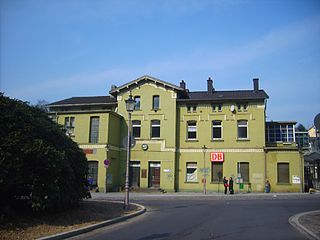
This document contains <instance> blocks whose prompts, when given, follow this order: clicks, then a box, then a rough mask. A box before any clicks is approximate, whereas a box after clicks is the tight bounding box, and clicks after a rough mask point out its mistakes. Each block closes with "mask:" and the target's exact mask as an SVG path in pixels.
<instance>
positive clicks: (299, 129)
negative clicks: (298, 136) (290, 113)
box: [297, 123, 307, 132]
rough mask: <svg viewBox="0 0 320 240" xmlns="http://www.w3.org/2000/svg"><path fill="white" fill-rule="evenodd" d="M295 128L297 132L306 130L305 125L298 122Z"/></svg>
mask: <svg viewBox="0 0 320 240" xmlns="http://www.w3.org/2000/svg"><path fill="white" fill-rule="evenodd" d="M297 130H298V131H299V132H306V131H307V129H306V128H305V126H303V125H302V124H301V123H299V124H298V126H297Z"/></svg>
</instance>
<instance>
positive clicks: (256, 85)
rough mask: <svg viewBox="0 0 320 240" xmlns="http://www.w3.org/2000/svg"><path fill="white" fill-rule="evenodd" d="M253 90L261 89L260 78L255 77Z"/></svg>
mask: <svg viewBox="0 0 320 240" xmlns="http://www.w3.org/2000/svg"><path fill="white" fill-rule="evenodd" d="M253 91H254V92H258V91H259V78H254V79H253Z"/></svg>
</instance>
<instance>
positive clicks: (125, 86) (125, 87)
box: [109, 75, 185, 96]
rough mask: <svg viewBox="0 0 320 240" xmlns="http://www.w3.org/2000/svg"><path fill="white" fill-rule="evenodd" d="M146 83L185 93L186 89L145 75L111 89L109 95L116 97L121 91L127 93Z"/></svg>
mask: <svg viewBox="0 0 320 240" xmlns="http://www.w3.org/2000/svg"><path fill="white" fill-rule="evenodd" d="M146 82H152V83H155V84H156V85H160V86H163V87H165V88H170V89H173V90H176V91H185V89H183V88H181V87H178V86H176V85H174V84H171V83H168V82H165V81H163V80H160V79H158V78H155V77H151V76H149V75H144V76H142V77H139V78H137V79H135V80H133V81H131V82H128V83H126V84H123V85H122V86H120V87H117V88H114V89H111V91H110V92H109V93H110V94H111V95H113V96H116V95H117V94H118V93H119V92H121V91H127V90H128V89H131V88H132V87H135V86H138V85H142V84H144V83H146Z"/></svg>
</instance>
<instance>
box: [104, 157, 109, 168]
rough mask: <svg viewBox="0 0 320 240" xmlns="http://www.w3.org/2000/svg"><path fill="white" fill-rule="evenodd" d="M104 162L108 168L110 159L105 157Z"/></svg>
mask: <svg viewBox="0 0 320 240" xmlns="http://www.w3.org/2000/svg"><path fill="white" fill-rule="evenodd" d="M103 163H104V167H105V168H108V167H109V166H110V161H109V160H108V159H105V160H104V161H103Z"/></svg>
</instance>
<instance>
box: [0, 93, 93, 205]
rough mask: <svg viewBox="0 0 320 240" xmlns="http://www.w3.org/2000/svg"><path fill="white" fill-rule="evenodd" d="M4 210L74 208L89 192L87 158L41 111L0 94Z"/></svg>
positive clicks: (0, 189) (0, 201)
mask: <svg viewBox="0 0 320 240" xmlns="http://www.w3.org/2000/svg"><path fill="white" fill-rule="evenodd" d="M0 112H1V115H0V192H1V198H0V210H1V209H2V210H3V209H4V207H6V208H7V207H8V206H9V207H11V209H12V208H13V207H17V206H19V207H21V206H23V207H24V208H26V209H32V210H33V211H42V210H53V209H54V210H55V209H61V208H66V207H70V206H74V205H76V204H77V203H78V201H79V199H81V198H83V197H84V196H85V193H86V185H87V182H86V174H87V171H88V163H87V159H86V157H85V155H84V153H83V151H82V150H81V149H80V148H79V147H78V146H77V144H76V143H74V142H73V141H72V140H71V139H70V138H68V137H67V136H66V135H65V134H64V132H63V130H62V128H61V127H60V126H58V125H57V124H56V123H54V122H53V121H52V120H51V119H50V118H49V117H48V116H47V114H46V113H45V112H44V111H43V110H41V109H40V108H37V107H31V106H29V105H28V104H26V103H24V102H22V101H19V100H12V99H10V98H8V97H6V96H4V95H3V94H0Z"/></svg>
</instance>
